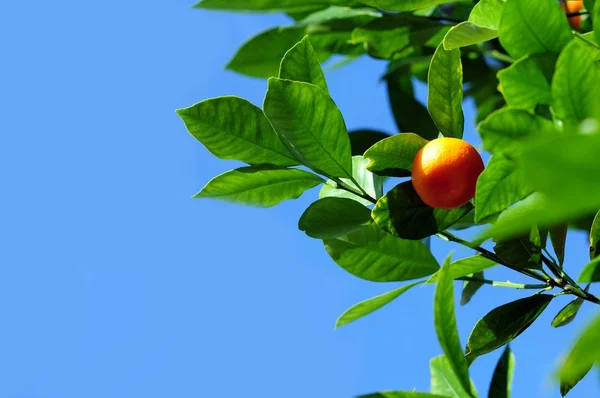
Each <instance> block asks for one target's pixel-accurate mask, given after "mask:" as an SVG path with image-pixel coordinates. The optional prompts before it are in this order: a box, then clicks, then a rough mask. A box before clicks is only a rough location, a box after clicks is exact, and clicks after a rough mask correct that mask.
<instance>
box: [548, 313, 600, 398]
mask: <svg viewBox="0 0 600 398" xmlns="http://www.w3.org/2000/svg"><path fill="white" fill-rule="evenodd" d="M599 340H600V316H596V317H595V318H594V319H593V320H592V321H591V322H590V323H588V326H587V327H586V328H585V329H584V331H583V332H582V333H580V334H579V336H578V338H577V341H576V342H575V345H574V346H573V348H572V349H571V351H570V352H569V355H568V356H567V358H566V360H565V361H564V363H563V364H562V367H561V368H560V371H559V374H558V377H559V380H560V386H561V387H560V389H561V395H562V396H565V395H566V394H567V393H568V392H569V390H571V389H572V388H573V387H575V385H576V384H577V383H578V382H579V381H580V380H581V379H583V378H584V377H585V375H586V374H587V373H588V372H589V371H590V369H591V368H592V366H593V365H594V363H600V344H598V341H599Z"/></svg>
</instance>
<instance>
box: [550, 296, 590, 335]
mask: <svg viewBox="0 0 600 398" xmlns="http://www.w3.org/2000/svg"><path fill="white" fill-rule="evenodd" d="M582 304H583V299H582V298H579V297H577V298H576V299H574V300H573V301H571V302H570V303H569V304H567V305H565V306H564V307H563V309H562V310H560V311H559V313H558V314H556V316H555V317H554V319H553V320H552V327H555V328H558V327H561V326H565V325H568V324H569V323H571V322H572V321H573V319H575V316H576V315H577V312H578V311H579V309H580V308H581V305H582Z"/></svg>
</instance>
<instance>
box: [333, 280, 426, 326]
mask: <svg viewBox="0 0 600 398" xmlns="http://www.w3.org/2000/svg"><path fill="white" fill-rule="evenodd" d="M420 283H422V282H413V283H411V284H409V285H406V286H402V287H399V288H397V289H394V290H392V291H389V292H387V293H383V294H381V295H379V296H377V297H373V298H370V299H368V300H365V301H362V302H360V303H358V304H355V305H353V306H352V307H350V308H349V309H348V310H346V312H344V313H343V314H342V315H341V316H340V317H339V318H338V320H337V322H336V323H335V327H336V328H339V327H341V326H344V325H347V324H349V323H350V322H354V321H356V320H357V319H360V318H362V317H364V316H366V315H369V314H370V313H372V312H374V311H377V310H378V309H380V308H381V307H383V306H385V305H387V304H389V303H391V302H392V301H393V300H395V299H396V298H398V297H399V296H400V295H401V294H402V293H404V292H406V291H407V290H409V289H410V288H412V287H414V286H416V285H418V284H420Z"/></svg>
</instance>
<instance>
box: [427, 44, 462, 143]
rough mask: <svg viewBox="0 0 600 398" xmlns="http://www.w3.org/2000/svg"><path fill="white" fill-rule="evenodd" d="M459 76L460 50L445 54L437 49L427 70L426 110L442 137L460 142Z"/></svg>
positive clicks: (445, 51)
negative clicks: (456, 139)
mask: <svg viewBox="0 0 600 398" xmlns="http://www.w3.org/2000/svg"><path fill="white" fill-rule="evenodd" d="M462 75H463V73H462V64H461V61H460V50H459V49H454V50H445V49H444V47H443V46H442V45H440V46H439V47H438V48H437V50H435V54H434V55H433V58H432V59H431V66H430V67H429V76H428V78H427V80H428V83H429V97H428V99H427V109H429V113H430V114H431V117H432V118H433V121H434V122H435V125H436V126H437V128H438V129H439V130H440V131H441V132H442V134H444V135H445V136H446V137H456V138H462V135H463V129H464V116H463V110H462V100H463V89H462V77H463V76H462Z"/></svg>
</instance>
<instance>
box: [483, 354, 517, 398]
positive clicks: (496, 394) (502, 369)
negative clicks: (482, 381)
mask: <svg viewBox="0 0 600 398" xmlns="http://www.w3.org/2000/svg"><path fill="white" fill-rule="evenodd" d="M514 373H515V354H513V353H512V351H511V350H510V347H509V346H508V345H507V346H506V348H505V349H504V352H503V353H502V356H501V357H500V359H499V360H498V364H497V365H496V369H495V370H494V376H492V383H491V384H490V392H489V394H488V397H489V398H510V395H511V392H512V381H513V375H514Z"/></svg>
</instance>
